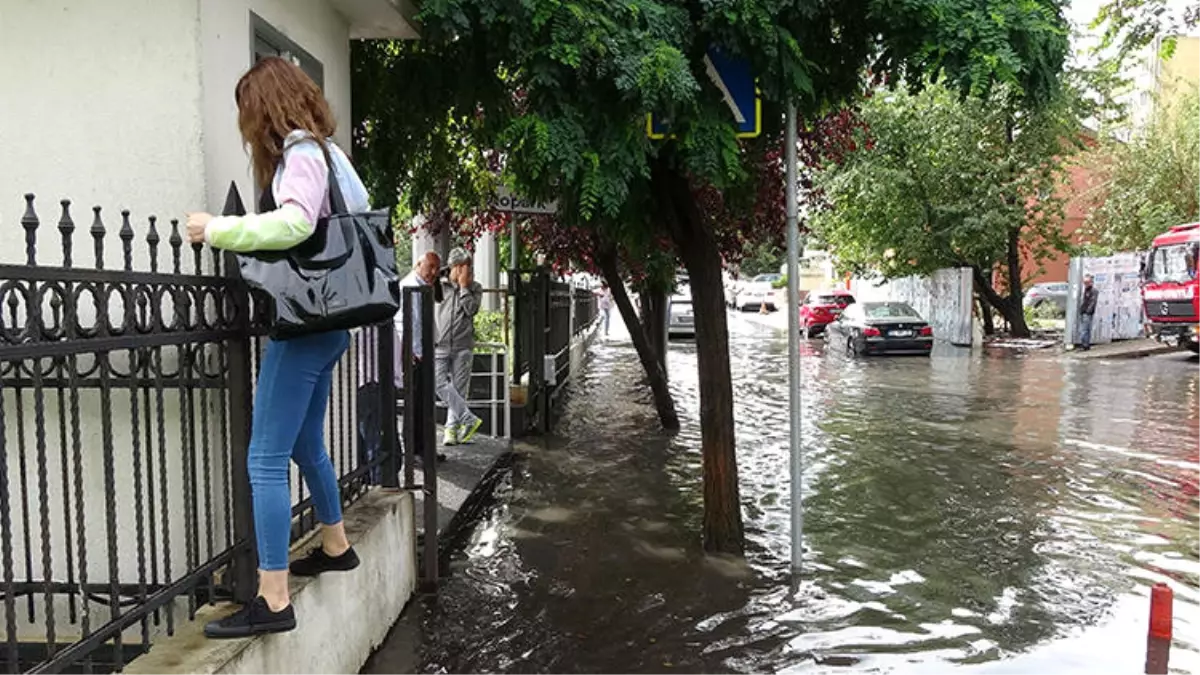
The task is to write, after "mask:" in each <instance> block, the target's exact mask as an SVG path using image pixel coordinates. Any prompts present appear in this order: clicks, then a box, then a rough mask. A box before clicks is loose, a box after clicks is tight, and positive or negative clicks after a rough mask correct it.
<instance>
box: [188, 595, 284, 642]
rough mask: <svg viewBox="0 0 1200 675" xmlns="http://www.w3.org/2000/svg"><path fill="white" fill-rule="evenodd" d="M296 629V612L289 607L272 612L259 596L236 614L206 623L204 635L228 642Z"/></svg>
mask: <svg viewBox="0 0 1200 675" xmlns="http://www.w3.org/2000/svg"><path fill="white" fill-rule="evenodd" d="M295 627H296V611H295V610H294V609H292V606H291V605H288V606H287V607H284V608H283V609H281V610H279V611H278V612H272V611H271V608H270V607H268V606H267V601H266V600H265V599H264V598H263V597H262V596H261V595H260V596H258V597H256V598H254V599H253V600H251V601H250V604H248V605H246V606H245V607H242V608H241V609H239V610H238V611H237V612H235V613H233V614H231V615H229V616H227V617H225V618H224V619H218V620H216V621H210V622H208V625H206V626H205V627H204V635H205V636H206V637H209V638H212V639H214V640H229V639H233V638H244V637H250V636H252V635H265V634H267V633H286V632H288V631H290V630H292V629H293V628H295Z"/></svg>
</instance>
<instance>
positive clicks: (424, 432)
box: [417, 286, 440, 588]
mask: <svg viewBox="0 0 1200 675" xmlns="http://www.w3.org/2000/svg"><path fill="white" fill-rule="evenodd" d="M432 291H433V289H432V288H430V287H429V286H422V287H421V289H420V292H421V335H420V337H419V339H420V340H421V363H420V365H419V366H418V367H419V368H420V369H421V391H419V392H417V394H418V396H420V401H421V403H420V405H421V409H422V410H421V416H420V423H421V428H420V429H418V430H417V433H418V434H420V436H421V457H422V459H423V460H424V461H423V464H424V469H425V470H424V472H423V473H424V477H423V480H422V481H421V482H422V488H423V491H424V506H425V533H424V544H425V552H424V556H423V557H424V563H425V579H424V583H425V586H426V588H435V587H436V586H437V583H438V564H439V562H440V561H439V560H438V496H437V495H438V490H437V436H436V434H435V433H434V431H435V429H434V423H433V420H434V409H435V408H434V405H435V403H434V395H433V390H434V386H433V385H434V370H433V359H434V355H433V292H432Z"/></svg>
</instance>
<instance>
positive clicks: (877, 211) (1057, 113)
mask: <svg viewBox="0 0 1200 675" xmlns="http://www.w3.org/2000/svg"><path fill="white" fill-rule="evenodd" d="M1021 105H1022V101H1021V99H1020V98H1019V97H1017V96H1015V95H1014V92H1013V91H1012V90H1011V89H1009V88H1008V87H997V88H995V89H993V90H992V91H991V92H990V93H988V94H986V95H981V96H968V97H965V98H964V97H961V96H960V95H959V94H958V93H957V92H956V91H952V90H950V89H948V88H947V87H945V86H944V85H942V84H932V85H929V86H926V87H924V88H923V89H921V90H920V91H918V92H916V93H913V92H910V91H909V90H908V89H907V88H894V89H883V90H880V91H878V92H876V93H875V95H874V96H871V97H870V98H869V99H867V100H866V101H864V102H863V104H862V106H861V110H860V113H859V114H860V116H861V119H862V121H863V123H864V124H865V127H863V128H860V129H859V131H858V136H859V139H858V142H857V143H855V145H854V150H853V151H852V152H849V153H847V154H846V155H845V157H844V159H843V161H841V162H829V163H828V164H827V165H826V166H825V168H824V169H823V170H822V171H821V172H819V173H818V176H817V181H816V187H817V188H819V189H820V190H822V191H823V198H824V204H825V208H823V209H820V210H819V211H818V213H817V215H816V216H815V217H814V227H815V229H816V231H817V232H818V233H819V234H820V235H821V236H822V237H823V238H824V239H825V240H826V241H828V242H829V244H830V247H831V249H832V250H833V251H834V253H835V254H836V255H837V258H838V260H839V261H840V263H841V264H842V265H845V266H848V267H850V268H851V269H853V270H855V271H859V272H878V273H880V274H882V275H883V276H884V277H902V276H908V275H914V274H929V273H931V272H933V271H934V270H936V269H939V268H943V267H970V268H971V269H972V270H973V276H974V280H975V289H976V292H977V293H978V294H979V295H980V297H981V298H982V299H983V301H984V302H986V303H987V304H988V305H990V306H991V307H993V308H995V310H996V311H998V312H999V313H1000V314H1001V315H1002V316H1003V317H1004V318H1005V319H1006V320H1007V321H1008V323H1009V325H1010V328H1011V330H1012V333H1013V334H1014V335H1017V336H1027V335H1028V328H1027V326H1026V325H1025V317H1024V314H1023V311H1022V306H1021V297H1022V288H1023V275H1025V274H1027V273H1028V271H1029V270H1026V269H1024V262H1023V259H1024V258H1026V257H1031V258H1032V259H1033V260H1034V262H1035V264H1036V262H1037V261H1040V260H1043V259H1045V258H1046V257H1048V256H1049V255H1050V254H1051V253H1053V252H1054V251H1056V250H1064V249H1065V248H1066V247H1067V242H1066V241H1065V239H1064V237H1063V235H1062V227H1061V225H1062V218H1063V206H1064V199H1063V197H1062V196H1061V194H1060V190H1059V188H1060V186H1061V185H1063V183H1064V182H1065V174H1066V161H1067V158H1068V156H1069V155H1070V154H1071V152H1072V149H1073V148H1074V146H1075V144H1074V143H1073V142H1071V141H1070V140H1069V139H1070V137H1071V136H1073V135H1074V134H1076V133H1077V132H1076V129H1075V127H1074V122H1073V118H1072V117H1071V116H1070V115H1066V114H1064V111H1063V110H1062V106H1060V105H1056V104H1051V105H1046V106H1043V107H1040V108H1036V109H1033V110H1023V109H1021V107H1020V106H1021ZM997 266H998V267H999V269H1000V270H1001V277H1002V280H1003V282H1004V283H1003V285H1002V286H1001V287H999V288H998V287H997V285H995V284H993V274H992V272H993V270H994V269H996V268H997Z"/></svg>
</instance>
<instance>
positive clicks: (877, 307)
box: [854, 302, 920, 319]
mask: <svg viewBox="0 0 1200 675" xmlns="http://www.w3.org/2000/svg"><path fill="white" fill-rule="evenodd" d="M854 306H855V307H859V306H860V305H854ZM862 307H863V308H864V310H865V311H866V313H867V316H869V317H870V318H872V319H908V318H913V319H915V318H917V317H918V316H920V315H918V314H917V312H916V310H914V309H913V308H912V307H909V306H908V305H906V304H904V303H903V302H868V303H867V304H866V305H865V306H862Z"/></svg>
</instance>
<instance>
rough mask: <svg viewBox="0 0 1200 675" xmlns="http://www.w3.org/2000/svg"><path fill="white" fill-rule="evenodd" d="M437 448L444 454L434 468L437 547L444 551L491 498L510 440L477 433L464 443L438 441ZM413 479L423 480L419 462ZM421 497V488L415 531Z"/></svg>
mask: <svg viewBox="0 0 1200 675" xmlns="http://www.w3.org/2000/svg"><path fill="white" fill-rule="evenodd" d="M438 451H440V452H444V453H445V454H446V461H445V462H442V463H440V464H438V467H437V477H438V481H437V501H438V539H439V541H438V548H440V549H442V550H443V551H444V550H447V546H448V545H449V544H450V543H451V541H452V540H454V539H455V538H456V537H457V536H458V535H459V534H460V532H461V530H462V529H463V527H464V526H465V525H467V524H469V523H470V522H471V521H472V520H473V518H474V515H475V514H476V512H477V511H478V509H479V508H480V507H481V506H482V505H483V504H485V503H486V502H487V499H488V498H490V496H491V493H492V488H493V487H495V483H496V481H497V480H498V479H499V478H500V477H501V476H503V474H504V472H505V470H507V468H508V466H509V465H510V459H511V454H512V442H511V441H510V440H509V439H507V438H493V437H491V436H483V435H479V436H476V437H475V438H474V439H473V440H472V441H471V443H469V444H467V445H456V446H452V447H449V448H443V447H442V446H441V444H439V445H438ZM416 480H417V483H420V482H421V480H422V474H421V468H420V465H419V464H418V465H417V473H416ZM424 496H425V493H424V491H423V490H418V491H417V492H416V512H417V514H418V516H417V529H418V532H419V531H420V529H421V525H422V523H423V521H422V519H421V516H420V514H421V513H424V511H423V510H422V509H423V508H424V506H423V504H424Z"/></svg>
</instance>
